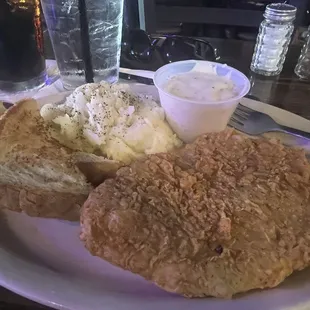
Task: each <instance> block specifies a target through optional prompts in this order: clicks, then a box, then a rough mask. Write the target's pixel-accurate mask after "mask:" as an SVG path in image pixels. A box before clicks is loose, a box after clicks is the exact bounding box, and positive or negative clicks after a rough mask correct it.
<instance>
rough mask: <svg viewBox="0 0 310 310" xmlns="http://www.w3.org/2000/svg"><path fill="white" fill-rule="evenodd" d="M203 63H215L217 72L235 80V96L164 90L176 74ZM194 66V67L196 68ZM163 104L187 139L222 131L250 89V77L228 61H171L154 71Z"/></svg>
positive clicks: (178, 131) (177, 131) (171, 123)
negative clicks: (200, 96) (196, 96)
mask: <svg viewBox="0 0 310 310" xmlns="http://www.w3.org/2000/svg"><path fill="white" fill-rule="evenodd" d="M197 64H198V65H199V67H200V68H203V66H204V65H206V66H208V67H209V68H210V67H212V69H213V70H214V74H216V75H218V76H225V77H227V78H228V79H230V80H231V81H232V82H233V83H234V86H235V87H234V91H235V93H236V96H234V97H232V98H230V99H227V100H222V101H206V100H204V101H194V100H190V99H183V98H180V97H178V96H175V95H172V94H170V93H169V92H167V91H166V90H165V86H166V85H167V82H168V81H169V80H170V79H171V78H172V77H173V76H175V75H179V74H182V73H186V72H190V71H192V70H193V69H194V68H197ZM194 70H195V69H194ZM154 84H155V86H156V87H157V89H158V92H159V97H160V102H161V106H162V107H163V109H164V110H165V113H166V119H167V121H168V123H169V125H170V126H171V128H172V129H173V130H174V132H175V133H176V134H177V135H178V136H179V138H180V139H182V140H183V141H184V142H187V143H188V142H193V141H194V140H195V139H196V138H197V137H198V136H200V135H202V134H204V133H208V132H219V131H222V130H224V129H225V128H226V126H227V124H228V122H229V120H230V118H231V116H232V114H233V113H234V111H235V109H236V107H237V105H238V103H239V101H240V99H241V98H242V97H244V96H245V95H246V94H247V93H248V91H249V90H250V82H249V80H248V78H247V77H246V76H245V75H244V74H243V73H241V72H240V71H238V70H236V69H234V68H232V67H229V66H227V65H223V64H219V63H215V62H210V61H197V60H186V61H179V62H174V63H170V64H168V65H165V66H163V67H161V68H159V69H158V70H157V71H156V72H155V75H154Z"/></svg>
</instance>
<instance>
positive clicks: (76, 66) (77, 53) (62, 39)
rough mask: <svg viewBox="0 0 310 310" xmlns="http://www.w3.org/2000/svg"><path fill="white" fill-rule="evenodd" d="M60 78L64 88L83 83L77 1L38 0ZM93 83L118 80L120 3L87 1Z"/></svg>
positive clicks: (121, 13)
mask: <svg viewBox="0 0 310 310" xmlns="http://www.w3.org/2000/svg"><path fill="white" fill-rule="evenodd" d="M41 3H42V7H43V11H44V16H45V19H46V22H47V26H48V30H49V34H50V37H51V41H52V44H53V48H54V53H55V56H56V60H57V64H58V67H59V70H60V75H61V78H62V81H63V84H64V87H65V88H66V89H74V88H76V87H77V86H79V85H82V84H84V83H85V70H84V61H83V57H82V46H81V29H80V14H79V8H78V0H41ZM86 7H87V17H88V26H89V27H88V32H89V45H90V54H91V61H92V67H93V73H94V81H95V82H99V81H102V80H104V81H107V82H110V83H114V82H116V81H117V80H118V71H119V58H120V51H121V33H122V18H123V0H87V1H86Z"/></svg>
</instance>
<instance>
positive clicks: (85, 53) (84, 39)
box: [79, 0, 94, 83]
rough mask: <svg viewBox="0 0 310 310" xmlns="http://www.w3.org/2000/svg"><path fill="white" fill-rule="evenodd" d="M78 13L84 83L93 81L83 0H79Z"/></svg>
mask: <svg viewBox="0 0 310 310" xmlns="http://www.w3.org/2000/svg"><path fill="white" fill-rule="evenodd" d="M79 13H80V28H81V46H82V57H83V62H84V70H85V81H86V83H93V82H94V72H93V65H92V61H91V54H90V46H89V32H88V19H87V10H86V3H85V0H79Z"/></svg>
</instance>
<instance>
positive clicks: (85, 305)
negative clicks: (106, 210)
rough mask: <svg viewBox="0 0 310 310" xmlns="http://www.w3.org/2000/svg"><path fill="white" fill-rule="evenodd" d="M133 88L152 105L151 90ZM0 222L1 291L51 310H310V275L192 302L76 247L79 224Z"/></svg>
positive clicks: (298, 121) (278, 115) (19, 218)
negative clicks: (270, 286) (228, 297)
mask: <svg viewBox="0 0 310 310" xmlns="http://www.w3.org/2000/svg"><path fill="white" fill-rule="evenodd" d="M132 87H133V88H134V89H135V91H137V92H143V93H146V94H149V95H153V96H154V97H155V98H157V94H156V91H155V89H154V87H152V86H146V85H137V84H132ZM62 99H64V95H63V94H57V95H53V96H49V97H46V98H41V99H39V100H40V102H41V104H44V103H47V102H49V103H51V102H58V101H59V100H62ZM243 103H244V104H245V105H248V106H251V107H253V108H255V109H257V110H263V111H264V112H265V113H267V114H270V115H271V116H273V117H274V118H275V119H276V120H277V121H279V122H280V123H282V124H285V125H289V126H293V127H295V128H299V129H303V130H306V131H310V121H308V120H305V119H303V118H301V117H298V116H296V115H294V114H291V113H288V112H285V111H283V110H280V109H277V108H275V107H271V106H268V105H265V104H263V103H260V102H257V101H253V100H249V99H244V101H243ZM279 137H280V138H281V137H282V138H283V137H284V136H282V135H281V136H279ZM284 141H285V143H290V144H291V145H307V143H306V141H304V140H302V141H300V140H294V139H292V138H289V139H287V137H284ZM308 148H309V146H308ZM309 150H310V148H309ZM0 221H1V222H0V266H1V270H0V285H2V286H4V287H6V288H8V289H10V290H12V291H14V292H15V293H17V294H20V295H23V296H25V297H27V298H29V299H32V300H34V301H37V302H39V303H42V304H45V305H47V306H50V307H53V308H55V309H68V310H69V309H70V310H105V309H108V310H140V309H141V310H142V309H143V310H145V309H147V310H159V309H160V310H174V309H176V310H185V309H191V310H202V309H203V310H206V309H210V310H211V309H212V310H224V309H229V310H243V309H245V310H248V309H251V310H293V309H294V310H309V309H310V270H309V269H308V270H305V271H302V272H299V273H295V274H294V275H293V276H291V277H290V278H289V279H287V280H286V281H285V282H284V283H283V284H282V285H280V286H279V287H278V288H275V289H272V290H265V291H254V292H250V293H248V294H243V295H240V296H237V297H236V298H235V299H233V300H220V299H214V298H205V299H192V300H190V299H186V298H183V297H180V296H176V295H173V294H169V293H166V292H164V291H162V290H161V289H159V288H157V287H156V286H154V285H153V284H151V283H148V282H147V281H145V280H144V279H143V278H141V277H139V276H136V275H133V274H131V273H130V272H127V271H123V270H121V269H119V268H117V267H114V266H112V265H110V264H109V263H107V262H105V261H103V260H101V259H99V258H96V257H93V256H91V255H90V254H89V253H88V252H87V251H86V249H85V248H84V246H83V244H82V243H81V242H80V241H79V224H78V223H70V222H64V221H58V220H48V219H38V218H31V217H28V216H26V215H24V214H18V213H14V212H10V211H7V212H5V213H4V214H3V216H2V217H1V218H0Z"/></svg>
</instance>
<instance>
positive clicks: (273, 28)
mask: <svg viewBox="0 0 310 310" xmlns="http://www.w3.org/2000/svg"><path fill="white" fill-rule="evenodd" d="M296 11H297V9H296V7H295V6H293V5H289V4H286V3H272V4H269V5H268V6H267V7H266V11H265V13H264V17H265V19H264V20H263V22H262V23H261V25H260V27H259V33H258V36H257V40H256V46H255V50H254V54H253V58H252V63H251V70H252V71H253V72H255V73H258V74H262V75H266V76H273V75H278V74H279V73H280V72H281V71H282V69H283V64H284V61H285V57H286V53H287V50H288V46H289V44H290V41H291V36H292V33H293V31H294V25H293V21H294V19H295V17H296Z"/></svg>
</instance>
